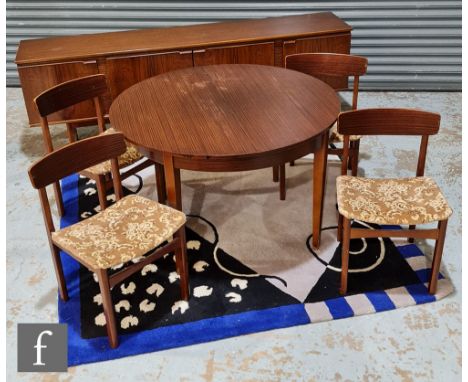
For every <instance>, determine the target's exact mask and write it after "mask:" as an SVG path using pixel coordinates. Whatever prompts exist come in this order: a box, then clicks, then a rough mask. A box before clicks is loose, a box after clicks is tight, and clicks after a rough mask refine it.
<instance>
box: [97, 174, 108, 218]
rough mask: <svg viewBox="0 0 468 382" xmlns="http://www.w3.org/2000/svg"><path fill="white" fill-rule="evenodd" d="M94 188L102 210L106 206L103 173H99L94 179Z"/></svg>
mask: <svg viewBox="0 0 468 382" xmlns="http://www.w3.org/2000/svg"><path fill="white" fill-rule="evenodd" d="M96 188H97V192H98V197H99V205H100V206H101V211H104V210H105V209H106V208H107V190H106V180H105V178H104V176H103V175H99V176H98V178H97V179H96Z"/></svg>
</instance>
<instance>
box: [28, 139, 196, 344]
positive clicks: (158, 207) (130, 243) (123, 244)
mask: <svg viewBox="0 0 468 382" xmlns="http://www.w3.org/2000/svg"><path fill="white" fill-rule="evenodd" d="M126 148H127V147H126V144H125V141H124V136H123V134H121V133H111V134H102V135H98V136H96V137H91V138H86V139H83V140H80V141H78V142H75V143H71V144H68V145H66V146H64V147H62V148H60V149H58V150H56V151H53V152H52V153H50V154H47V155H46V156H45V157H43V158H42V159H39V160H38V161H37V162H35V163H34V164H33V165H32V166H31V167H30V168H29V177H30V179H31V183H32V185H33V187H34V188H36V189H38V191H39V199H40V202H41V207H42V213H43V216H44V222H45V225H46V230H47V237H48V240H49V245H50V249H51V252H52V260H53V263H54V267H55V273H56V276H57V281H58V289H59V293H60V297H61V299H62V300H64V301H67V300H68V292H67V286H66V283H65V277H64V274H63V269H62V263H61V258H60V250H62V251H64V252H66V253H67V254H68V255H70V256H71V257H73V258H74V259H75V260H77V261H78V262H79V263H81V264H82V265H83V266H85V267H86V268H88V269H89V270H90V271H91V272H94V273H95V274H96V275H97V279H98V283H99V288H100V292H101V297H102V304H103V308H104V315H105V318H106V329H107V334H108V337H109V343H110V346H111V347H112V348H115V347H117V346H118V336H117V323H116V318H115V313H114V306H113V304H112V297H111V289H112V288H113V287H114V286H115V285H117V284H118V283H120V282H122V281H124V280H125V279H127V278H128V277H129V276H131V275H132V274H134V273H135V272H138V271H139V270H140V269H142V268H143V267H144V266H145V265H147V264H150V263H152V262H153V261H155V260H157V259H158V258H160V257H162V256H163V255H164V254H166V253H169V252H175V260H176V267H177V271H178V273H179V275H180V291H181V296H182V299H184V300H188V297H189V286H188V265H187V254H186V241H185V220H186V217H185V215H184V214H183V213H182V212H180V211H178V210H175V209H172V208H170V207H168V206H166V205H163V204H159V203H158V202H155V201H153V200H150V199H147V198H144V197H142V196H139V195H134V194H132V195H128V196H125V197H123V192H122V191H123V190H122V184H121V178H120V173H119V166H118V159H117V157H118V156H119V155H122V154H123V153H124V152H125V150H126ZM107 160H110V165H111V172H112V181H113V186H114V192H115V195H116V202H115V203H114V204H113V205H112V206H110V207H108V208H107V209H105V210H103V211H101V212H99V213H98V214H96V215H94V216H92V217H90V218H88V219H86V220H82V221H80V222H79V223H76V224H73V225H70V226H68V227H66V228H63V229H60V230H57V231H56V230H55V228H54V222H53V220H52V215H51V210H50V205H49V200H48V196H47V191H46V187H47V186H48V185H50V184H52V183H55V182H57V181H59V180H60V179H62V178H64V177H65V176H68V175H70V174H73V173H75V172H77V171H80V170H82V169H83V168H87V167H89V166H94V165H96V164H98V163H101V162H103V161H107ZM162 244H163V246H161V247H159V246H160V245H162ZM155 248H156V249H155ZM152 250H153V251H152ZM149 251H152V252H151V253H149V254H147V253H148V252H149ZM145 254H146V256H144V255H145ZM142 256H144V258H143V259H142V260H141V261H139V262H137V263H135V264H134V263H133V262H131V260H133V259H136V258H140V257H142ZM128 262H130V263H129V264H127V263H128ZM123 263H125V264H127V266H125V267H123V268H122V269H121V270H119V271H117V272H115V273H112V274H109V269H110V268H111V267H115V266H117V265H120V264H123Z"/></svg>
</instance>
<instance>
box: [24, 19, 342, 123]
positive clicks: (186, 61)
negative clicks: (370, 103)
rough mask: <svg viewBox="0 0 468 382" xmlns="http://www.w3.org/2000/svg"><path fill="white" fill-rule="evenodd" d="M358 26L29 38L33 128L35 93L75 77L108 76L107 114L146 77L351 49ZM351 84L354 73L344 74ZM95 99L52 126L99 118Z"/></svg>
mask: <svg viewBox="0 0 468 382" xmlns="http://www.w3.org/2000/svg"><path fill="white" fill-rule="evenodd" d="M350 45H351V27H350V26H349V25H348V24H346V23H345V22H344V21H342V20H341V19H339V18H338V17H337V16H335V15H334V14H333V13H330V12H323V13H312V14H306V15H299V16H284V17H272V18H266V19H258V20H245V21H235V22H234V21H232V22H223V23H214V24H199V25H192V26H187V27H176V28H156V29H143V30H132V31H123V32H109V33H100V34H87V35H77V36H67V37H57V38H47V39H36V40H23V41H21V42H20V45H19V48H18V52H17V54H16V60H15V62H16V64H17V66H18V73H19V78H20V81H21V87H22V90H23V96H24V101H25V104H26V109H27V113H28V118H29V124H30V125H31V126H34V125H38V124H39V122H40V118H39V114H38V113H37V111H36V108H35V105H34V102H33V100H34V98H35V97H36V96H37V95H38V94H40V93H41V92H42V91H44V90H45V89H48V88H50V87H52V86H54V85H56V84H59V83H61V82H64V81H68V80H71V79H73V78H77V77H82V76H87V75H91V74H97V73H103V74H105V75H106V77H107V81H108V88H109V93H108V94H107V96H106V97H105V99H103V103H104V105H103V106H104V108H105V112H106V115H107V112H108V110H109V107H110V104H111V103H112V101H113V100H114V99H115V98H116V97H117V96H118V95H119V94H120V93H122V92H123V91H124V90H125V89H127V88H128V87H130V86H132V85H133V84H135V83H137V82H140V81H142V80H144V79H146V78H149V77H152V76H156V75H158V74H161V73H164V72H167V71H170V70H176V69H182V68H186V67H191V66H200V65H213V64H258V65H271V66H283V65H284V57H285V56H287V55H289V54H294V53H308V52H310V53H311V52H333V53H349V52H350ZM341 81H342V82H343V86H342V87H343V88H344V87H346V86H347V78H343V79H341ZM94 116H95V111H94V107H93V104H92V102H89V103H82V104H79V105H77V106H75V107H71V108H68V109H66V110H65V111H62V112H60V113H56V114H54V115H53V116H51V118H50V120H49V121H50V122H52V123H61V122H64V121H67V122H69V123H70V122H73V123H74V124H76V125H86V124H90V123H94V121H95V117H94Z"/></svg>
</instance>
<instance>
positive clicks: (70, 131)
mask: <svg viewBox="0 0 468 382" xmlns="http://www.w3.org/2000/svg"><path fill="white" fill-rule="evenodd" d="M67 135H68V142H70V143H73V142H76V141H77V139H78V132H77V131H76V128H74V127H73V125H72V124H70V123H67Z"/></svg>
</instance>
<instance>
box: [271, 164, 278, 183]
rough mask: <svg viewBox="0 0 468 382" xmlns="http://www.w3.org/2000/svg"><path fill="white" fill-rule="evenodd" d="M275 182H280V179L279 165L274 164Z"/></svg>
mask: <svg viewBox="0 0 468 382" xmlns="http://www.w3.org/2000/svg"><path fill="white" fill-rule="evenodd" d="M272 169H273V182H275V183H276V182H278V180H279V167H278V166H273V167H272Z"/></svg>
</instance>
